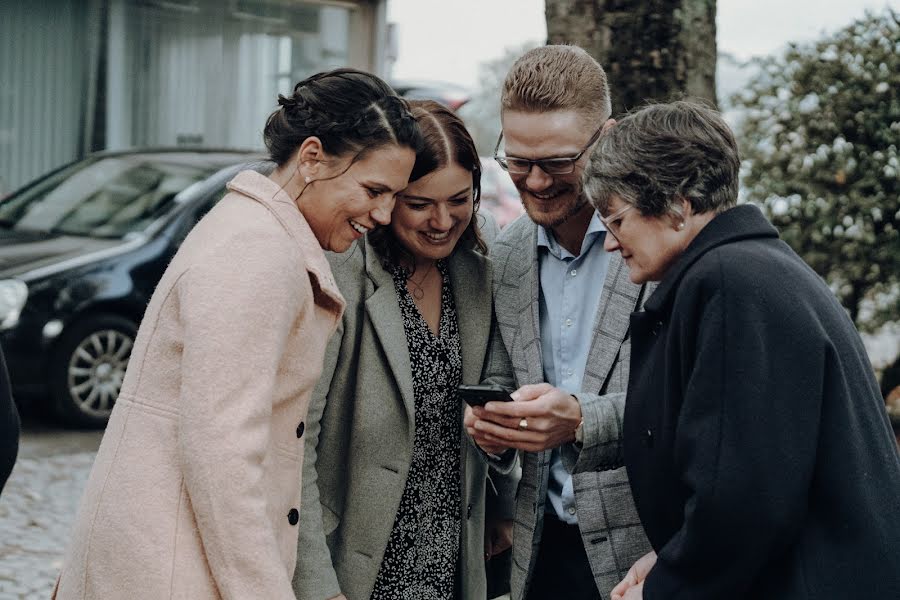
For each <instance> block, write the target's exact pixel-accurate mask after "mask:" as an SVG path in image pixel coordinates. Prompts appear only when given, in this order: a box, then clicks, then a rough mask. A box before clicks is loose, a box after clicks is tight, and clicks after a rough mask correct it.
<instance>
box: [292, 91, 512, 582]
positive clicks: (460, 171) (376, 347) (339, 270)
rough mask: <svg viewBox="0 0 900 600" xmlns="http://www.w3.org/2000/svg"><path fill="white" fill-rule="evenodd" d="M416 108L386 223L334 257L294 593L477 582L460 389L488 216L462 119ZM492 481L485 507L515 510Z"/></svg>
mask: <svg viewBox="0 0 900 600" xmlns="http://www.w3.org/2000/svg"><path fill="white" fill-rule="evenodd" d="M411 106H412V110H413V115H414V116H415V117H416V119H417V121H418V124H419V127H420V129H421V131H422V134H423V138H424V139H425V150H424V151H423V152H421V153H420V154H419V155H418V156H417V158H416V165H415V167H414V168H413V172H412V175H411V176H410V185H409V187H408V188H407V189H406V190H405V191H404V192H402V193H401V194H399V195H398V196H397V203H396V206H395V208H394V211H393V213H392V215H391V224H390V226H389V227H385V228H382V229H380V230H377V231H373V232H372V233H370V234H369V235H368V236H367V237H366V238H364V239H362V240H359V241H358V242H357V244H356V247H355V248H354V249H352V250H351V251H350V252H348V253H347V254H345V255H333V256H330V257H329V260H330V262H331V267H332V271H333V272H334V276H335V279H336V281H337V284H338V287H339V288H340V290H341V292H342V293H343V295H344V297H345V298H346V300H347V309H346V311H345V312H344V317H343V320H342V322H341V324H340V325H339V327H338V330H337V333H336V334H335V336H334V337H333V338H332V340H331V342H330V344H329V346H328V349H327V351H326V356H325V365H324V368H323V372H322V378H321V380H320V381H319V384H318V387H317V389H316V391H315V393H314V395H313V400H312V404H311V406H310V410H309V415H308V420H307V422H306V424H305V434H304V435H305V438H306V439H305V452H306V455H305V461H304V467H303V502H302V505H301V506H302V511H301V517H300V539H299V547H300V548H302V549H303V552H302V553H300V555H299V556H300V559H299V561H298V563H297V570H296V572H295V575H294V591H295V592H296V593H297V597H298V598H302V599H304V600H307V599H309V600H326V599H331V598H346V599H348V600H365V599H369V598H371V599H373V600H375V599H387V598H410V597H412V598H447V599H451V598H464V599H471V600H484V598H485V595H486V584H485V554H486V548H489V547H490V544H489V545H488V546H486V545H485V525H486V517H485V494H486V491H487V487H488V486H490V485H491V483H489V480H488V478H487V465H486V464H485V463H484V462H483V459H482V456H483V455H482V454H481V453H479V452H478V451H477V450H476V449H475V447H474V445H473V444H472V443H471V442H470V441H469V440H468V438H467V437H466V434H465V432H464V430H463V426H462V412H463V411H462V406H461V402H460V400H459V399H458V397H457V395H456V388H457V386H458V385H459V384H474V383H479V382H480V380H481V374H482V369H483V367H484V363H485V358H486V355H487V349H488V347H489V337H490V334H491V329H492V328H491V322H492V295H491V278H492V275H491V266H490V261H489V260H488V259H487V257H486V256H485V254H486V250H487V247H486V245H485V242H484V239H483V237H482V236H483V234H487V235H488V236H489V237H493V234H494V233H495V232H496V225H494V223H493V221H491V220H489V219H487V218H486V217H485V216H483V215H479V214H478V204H479V194H480V175H481V170H480V161H479V158H478V153H477V151H476V149H475V145H474V143H473V142H472V138H471V137H470V136H469V134H468V132H467V131H466V129H465V127H464V126H463V124H462V122H461V121H460V120H459V118H458V117H456V115H454V114H453V113H452V112H451V111H449V110H447V109H446V108H444V107H443V106H441V105H439V104H437V103H435V102H430V101H425V102H413V103H411ZM479 225H480V227H479ZM298 435H301V432H299V431H298ZM502 483H503V484H504V485H501V486H500V488H501V490H504V491H501V493H500V495H499V504H500V506H499V507H493V510H491V511H490V512H491V513H492V514H496V515H499V516H500V518H501V520H502V519H511V516H510V515H511V512H512V503H513V498H512V490H513V489H514V488H513V485H511V482H509V481H504V482H502ZM492 496H493V494H492ZM489 535H490V533H489ZM502 549H503V548H502V546H501V547H500V548H494V549H493V551H494V552H496V551H498V550H502ZM487 553H488V554H490V553H491V551H488V552H487Z"/></svg>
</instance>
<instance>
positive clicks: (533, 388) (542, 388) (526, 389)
mask: <svg viewBox="0 0 900 600" xmlns="http://www.w3.org/2000/svg"><path fill="white" fill-rule="evenodd" d="M551 389H553V386H552V385H550V384H549V383H529V384H527V385H523V386H522V387H520V388H519V389H517V390H516V391H514V392H513V393H512V394H510V395H511V396H512V399H513V400H515V401H516V402H521V401H524V400H534V399H535V398H537V397H538V396H540V395H541V394H544V393H546V392H547V391H548V390H551Z"/></svg>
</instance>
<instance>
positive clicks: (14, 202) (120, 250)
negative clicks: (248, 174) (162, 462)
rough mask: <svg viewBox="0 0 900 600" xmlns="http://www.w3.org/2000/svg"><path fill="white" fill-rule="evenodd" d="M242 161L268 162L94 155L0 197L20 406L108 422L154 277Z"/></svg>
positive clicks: (1, 284)
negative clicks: (39, 403) (39, 402)
mask: <svg viewBox="0 0 900 600" xmlns="http://www.w3.org/2000/svg"><path fill="white" fill-rule="evenodd" d="M244 168H254V169H256V170H259V171H263V172H265V171H266V170H267V169H270V168H271V166H270V164H269V163H266V162H264V158H263V157H261V156H259V155H257V154H255V153H253V152H246V151H228V150H223V151H216V150H190V151H187V150H184V149H174V150H152V151H128V152H116V153H101V154H96V155H92V156H90V157H88V158H86V159H84V160H81V161H78V162H75V163H72V164H70V165H67V166H65V167H63V168H61V169H58V170H56V171H54V172H52V173H50V174H48V175H46V176H44V177H42V178H40V179H38V180H37V181H34V182H33V183H31V184H29V185H27V186H26V187H24V188H22V189H20V190H18V191H16V192H14V193H13V194H11V195H10V196H8V197H7V198H5V199H4V200H3V202H2V203H0V344H2V347H3V349H4V351H5V353H6V357H7V361H8V363H9V371H10V374H11V378H12V383H13V386H14V389H15V390H16V391H17V392H18V394H17V396H18V399H19V401H20V402H22V401H23V398H47V399H49V401H50V403H49V408H51V410H52V412H53V413H55V414H56V415H57V416H58V417H59V418H61V419H62V420H63V421H64V422H65V423H67V424H69V425H73V426H92V427H101V426H103V425H104V424H105V423H106V421H107V419H108V418H109V413H110V411H111V410H112V407H113V404H114V402H115V399H116V396H117V395H118V392H119V388H120V386H121V385H122V380H123V377H124V374H125V367H126V366H127V364H128V358H129V356H130V354H131V347H132V344H133V342H134V337H135V333H136V332H137V326H138V324H139V323H140V320H141V317H142V315H143V313H144V309H145V308H146V306H147V302H148V301H149V299H150V296H151V294H152V293H153V290H154V288H155V287H156V284H157V282H158V281H159V279H160V278H161V277H162V274H163V271H164V270H165V268H166V266H167V265H168V263H169V261H170V260H171V258H172V256H173V255H174V254H175V251H176V250H177V249H178V246H179V245H180V244H181V242H182V240H184V238H185V236H186V235H187V233H188V231H190V229H191V228H192V227H193V226H194V224H195V223H196V222H197V221H198V220H199V219H200V217H202V216H203V215H204V214H205V213H206V212H207V211H208V210H209V209H210V208H212V206H213V205H214V204H215V202H216V201H217V200H218V199H219V198H221V197H222V196H223V195H224V193H225V184H226V183H227V182H228V181H229V180H230V179H231V178H232V177H233V176H234V175H235V174H236V173H237V172H238V171H240V170H241V169H244Z"/></svg>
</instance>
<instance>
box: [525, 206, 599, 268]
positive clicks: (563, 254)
mask: <svg viewBox="0 0 900 600" xmlns="http://www.w3.org/2000/svg"><path fill="white" fill-rule="evenodd" d="M604 233H606V227H604V226H603V223H602V222H601V221H600V216H599V215H598V214H597V211H594V213H593V216H591V222H590V223H588V228H587V231H586V232H585V234H584V241H582V242H581V254H579V256H581V255H583V254H584V253H585V252H587V251H588V250H589V249H590V248H591V246H592V245H593V244H594V243H595V242H596V241H597V238H599V237H602V234H604ZM537 245H538V248H542V247H543V248H546V249H547V250H548V251H549V252H550V254H552V255H553V256H555V257H556V258H559V259H563V258H576V257H575V256H574V255H573V254H572V253H571V252H569V251H568V250H566V249H565V248H563V247H562V246H560V245H559V243H558V242H557V241H556V237H555V236H554V235H553V232H552V231H550V229H548V228H546V227H544V226H543V225H538V228H537Z"/></svg>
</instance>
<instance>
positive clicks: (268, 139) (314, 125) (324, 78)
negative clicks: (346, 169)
mask: <svg viewBox="0 0 900 600" xmlns="http://www.w3.org/2000/svg"><path fill="white" fill-rule="evenodd" d="M278 104H279V105H280V108H278V109H277V110H276V111H275V112H273V113H272V114H271V115H269V118H268V119H267V120H266V127H265V129H264V130H263V139H264V140H265V143H266V148H268V150H269V155H270V157H271V159H272V161H273V162H275V164H277V165H278V166H279V167H281V166H283V165H285V164H286V163H287V162H288V161H289V160H290V159H291V157H292V156H293V155H294V153H295V152H296V151H297V148H299V147H300V145H301V144H302V143H303V141H304V140H306V138H308V137H312V136H315V137H317V138H319V140H320V141H321V142H322V148H323V150H324V151H325V152H326V153H328V154H330V155H332V156H342V155H345V154H350V153H354V154H355V156H354V157H353V160H352V161H351V164H352V163H354V162H356V161H358V160H361V159H362V158H364V157H365V155H366V153H368V152H371V151H372V150H376V149H378V148H380V147H382V146H384V145H387V144H397V145H398V146H403V147H408V148H410V149H412V150H413V151H414V152H416V153H418V152H419V150H420V149H421V147H422V136H421V134H420V133H419V129H418V127H417V125H416V121H415V119H414V118H413V117H412V115H411V114H410V111H409V108H408V106H407V104H406V101H405V100H403V99H402V98H400V97H398V96H397V94H396V93H395V92H394V90H392V89H391V88H390V86H388V84H386V83H385V82H384V81H382V80H381V79H379V78H378V77H376V76H375V75H372V74H370V73H366V72H365V71H359V70H357V69H350V68H341V69H334V70H332V71H326V72H323V73H317V74H316V75H313V76H312V77H308V78H306V79H304V80H303V81H301V82H300V83H298V84H297V85H296V86H294V93H293V94H292V95H291V96H290V97H286V96H282V95H281V94H279V95H278Z"/></svg>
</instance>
